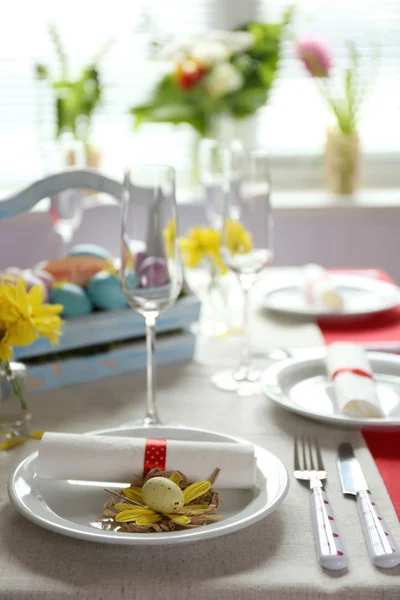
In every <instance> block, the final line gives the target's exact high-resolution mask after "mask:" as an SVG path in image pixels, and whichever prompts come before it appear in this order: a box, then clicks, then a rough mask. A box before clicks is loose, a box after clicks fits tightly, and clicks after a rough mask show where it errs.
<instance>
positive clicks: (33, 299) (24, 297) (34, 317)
mask: <svg viewBox="0 0 400 600" xmlns="http://www.w3.org/2000/svg"><path fill="white" fill-rule="evenodd" d="M43 301H44V292H43V290H42V288H41V287H40V286H39V285H35V286H33V287H32V288H31V290H29V291H28V290H27V287H26V283H25V281H24V280H23V279H22V278H17V279H14V280H10V279H8V278H3V279H2V280H1V281H0V367H1V369H2V370H3V371H4V372H5V373H6V374H7V376H8V377H10V381H11V383H12V385H13V388H14V391H15V394H16V395H17V396H18V397H19V399H20V402H21V407H22V408H23V409H25V408H26V402H25V399H24V396H23V392H22V389H21V386H20V385H19V381H18V378H15V377H13V373H12V370H11V366H10V363H9V361H10V359H11V357H12V347H13V346H28V345H29V344H31V343H32V342H34V341H35V340H36V339H37V338H39V337H41V336H44V337H47V338H48V339H49V340H50V341H51V342H58V338H59V336H60V334H61V322H62V321H61V319H60V317H59V314H60V312H61V311H62V309H63V307H62V306H61V305H60V304H54V305H49V304H43Z"/></svg>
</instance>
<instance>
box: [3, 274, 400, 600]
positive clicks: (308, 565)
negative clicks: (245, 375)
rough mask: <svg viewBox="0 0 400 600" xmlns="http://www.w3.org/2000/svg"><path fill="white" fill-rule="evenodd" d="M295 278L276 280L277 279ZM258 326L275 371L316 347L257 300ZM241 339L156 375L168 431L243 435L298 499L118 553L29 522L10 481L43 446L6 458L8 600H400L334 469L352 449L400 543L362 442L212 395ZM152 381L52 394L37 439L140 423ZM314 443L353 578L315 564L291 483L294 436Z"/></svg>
mask: <svg viewBox="0 0 400 600" xmlns="http://www.w3.org/2000/svg"><path fill="white" fill-rule="evenodd" d="M290 273H292V270H290V269H287V270H283V269H273V268H271V269H270V270H269V271H268V278H270V280H274V281H275V280H278V279H279V278H281V279H282V278H285V277H287V276H288V275H290ZM251 322H252V323H251V324H252V328H253V336H252V348H253V351H254V355H255V357H256V358H255V360H256V362H257V363H258V364H259V366H260V367H262V368H267V367H268V365H269V364H270V362H271V361H270V359H269V358H268V356H267V354H268V350H270V349H272V348H277V347H286V348H303V347H319V346H321V345H323V343H324V340H323V336H322V334H321V331H320V329H319V327H318V326H317V324H316V323H314V322H313V321H312V320H307V319H304V318H303V319H301V320H300V319H296V318H294V317H290V316H278V315H272V314H270V313H267V312H266V311H265V310H264V309H262V308H260V306H259V303H258V294H257V290H255V293H254V305H253V310H252V318H251ZM239 348H240V335H238V334H235V333H232V334H231V335H227V336H225V337H223V338H218V339H210V338H201V339H198V340H197V348H196V355H195V357H194V360H193V361H192V362H189V363H185V364H180V365H174V366H160V367H159V368H158V370H157V391H158V404H159V411H160V414H161V417H162V419H163V421H164V422H165V423H166V424H169V423H174V424H176V423H179V424H184V425H187V426H188V427H200V428H205V429H208V430H214V431H219V432H222V433H226V434H230V435H234V436H238V437H241V438H244V439H247V440H249V441H251V442H253V443H255V444H259V445H261V446H263V447H265V448H267V449H268V450H270V451H271V452H273V453H274V454H275V455H276V456H278V457H279V458H280V459H281V461H282V462H283V464H284V465H285V467H286V469H287V471H288V473H289V477H290V489H289V492H288V495H287V497H286V498H285V500H284V502H283V503H282V504H281V505H280V506H279V507H278V508H277V510H276V511H275V512H273V513H272V514H270V515H269V516H268V517H266V518H265V519H264V520H262V521H260V522H258V523H256V524H254V525H252V526H250V527H248V528H247V529H243V530H241V531H238V532H236V533H231V534H229V535H227V536H222V537H219V538H214V539H210V540H206V541H202V542H198V543H193V544H184V545H176V546H163V547H158V548H157V547H142V548H141V547H138V546H132V547H128V546H112V545H107V544H99V543H91V542H86V541H81V540H77V539H73V538H69V537H66V536H63V535H59V534H56V533H53V532H51V531H47V530H45V529H42V528H41V527H39V526H38V525H36V524H34V523H32V522H30V521H29V520H27V519H26V518H24V517H23V516H21V515H20V514H19V513H18V512H17V510H16V509H15V507H14V506H13V505H12V504H11V502H10V500H9V498H8V495H7V482H8V479H9V477H10V474H11V473H12V471H13V470H14V469H15V468H16V467H17V465H18V464H19V462H20V461H21V460H22V459H24V458H25V457H26V456H28V455H29V454H31V453H32V452H35V451H36V450H37V447H38V443H39V442H38V441H37V440H30V441H28V442H27V443H25V444H24V445H23V446H20V447H16V448H14V449H12V450H10V451H8V452H2V453H1V454H0V600H39V599H40V600H42V599H43V600H123V599H127V600H128V599H129V600H131V599H138V600H141V599H143V600H153V599H154V600H200V599H201V600H203V599H204V600H258V599H259V600H322V599H328V598H332V597H335V598H336V597H337V598H339V597H340V598H341V599H342V600H392V599H393V600H398V598H399V597H400V567H395V568H393V569H387V570H383V569H378V568H376V567H374V566H373V565H372V564H371V562H370V559H369V557H368V553H367V549H366V546H365V543H364V539H363V535H362V531H361V527H360V525H359V521H358V515H357V509H356V505H355V502H354V501H352V500H351V499H347V498H344V496H343V495H342V492H341V487H340V482H339V477H338V473H337V467H336V459H337V447H338V445H339V444H340V443H341V442H343V441H348V442H351V443H352V444H353V446H354V448H355V451H356V454H357V457H358V458H359V460H360V463H361V466H362V468H363V471H364V474H365V476H366V479H367V481H368V483H369V484H370V487H371V489H372V490H373V492H374V497H375V499H376V502H377V503H378V504H379V505H380V508H381V511H382V512H383V514H384V515H385V517H386V519H387V521H388V523H389V525H390V527H391V529H392V531H393V533H394V535H395V537H397V539H398V540H400V526H399V522H398V519H397V516H396V514H395V511H394V508H393V504H392V501H391V499H390V497H389V494H388V492H387V490H386V487H385V485H384V482H383V480H382V477H381V475H380V473H379V470H378V468H377V466H376V463H375V461H374V459H373V457H372V455H371V454H370V451H369V449H368V447H367V445H366V443H365V441H364V438H363V436H362V434H361V433H360V432H359V431H358V430H357V429H348V428H347V429H344V428H343V429H342V428H341V427H337V426H336V427H333V426H329V425H327V424H322V423H318V422H317V421H311V420H308V419H306V418H304V417H302V416H299V415H296V414H294V413H290V412H287V411H286V410H284V409H283V408H281V407H279V406H276V405H274V404H273V403H272V402H271V401H269V400H268V399H267V398H266V397H265V396H263V395H262V394H259V395H256V396H253V397H246V396H243V397H240V396H237V395H236V394H234V393H227V392H222V391H219V390H217V389H214V388H213V387H212V384H211V383H210V376H211V375H212V373H213V372H214V371H215V370H216V369H218V368H220V367H226V366H232V367H234V366H235V364H236V363H237V360H238V353H239ZM145 398H146V382H145V373H144V371H141V372H136V373H132V374H125V375H122V376H115V377H108V378H105V379H101V380H96V381H93V382H88V383H85V384H80V385H73V386H69V387H63V388H59V389H53V390H47V391H43V392H40V393H36V394H33V395H32V396H31V398H30V409H31V413H32V428H33V429H41V430H47V431H65V432H77V433H83V432H87V431H91V430H96V429H102V428H106V427H117V426H119V425H121V424H122V423H125V422H127V421H130V420H132V419H135V418H140V417H141V416H143V413H144V405H145ZM303 434H305V435H308V434H310V435H313V436H317V437H318V439H319V441H320V444H321V448H322V454H323V458H324V462H325V466H326V470H327V473H328V479H327V491H328V494H329V497H330V500H331V503H332V504H333V506H334V511H335V514H336V518H337V519H338V520H339V523H340V529H341V532H342V536H343V538H344V541H345V545H346V546H347V549H348V553H349V568H348V569H347V570H345V571H337V572H333V571H325V570H323V569H322V568H321V567H320V566H319V565H318V563H317V560H316V553H315V547H314V539H313V533H312V523H311V514H310V492H309V490H308V489H307V487H305V486H303V485H301V484H300V483H299V482H297V481H296V480H294V478H293V476H292V471H293V464H292V460H293V439H294V436H295V435H303Z"/></svg>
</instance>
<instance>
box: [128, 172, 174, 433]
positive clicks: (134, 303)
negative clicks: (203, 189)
mask: <svg viewBox="0 0 400 600" xmlns="http://www.w3.org/2000/svg"><path fill="white" fill-rule="evenodd" d="M141 241H142V242H143V243H142V244H140V242H141ZM139 247H140V250H138V248H139ZM120 279H121V287H122V290H123V292H124V295H125V297H126V299H127V301H128V304H129V305H130V306H131V307H132V308H133V309H134V310H136V311H137V312H138V313H139V314H140V315H142V316H143V317H144V320H145V323H146V349H147V411H146V416H145V418H144V420H143V421H141V424H142V425H144V426H150V425H160V424H161V421H160V418H159V416H158V412H157V406H156V395H155V371H154V352H155V326H156V321H157V318H158V316H159V314H160V312H161V311H162V310H165V309H166V308H168V307H169V306H171V305H172V304H173V303H174V302H175V301H176V299H177V298H178V296H179V293H180V291H181V288H182V266H181V260H180V253H179V247H178V226H177V210H176V201H175V171H174V169H173V168H172V167H169V166H162V165H138V166H134V167H133V168H131V169H129V170H127V171H126V173H125V178H124V185H123V196H122V218H121V268H120Z"/></svg>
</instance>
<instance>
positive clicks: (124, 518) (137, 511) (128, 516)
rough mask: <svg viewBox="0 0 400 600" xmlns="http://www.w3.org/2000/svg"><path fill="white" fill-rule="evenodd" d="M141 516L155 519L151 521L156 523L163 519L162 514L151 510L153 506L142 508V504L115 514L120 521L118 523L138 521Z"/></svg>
mask: <svg viewBox="0 0 400 600" xmlns="http://www.w3.org/2000/svg"><path fill="white" fill-rule="evenodd" d="M141 518H146V519H154V520H152V521H149V522H150V523H156V522H157V521H160V520H161V519H162V516H161V515H160V514H159V513H156V512H155V511H154V510H151V508H145V507H143V508H142V507H140V506H138V507H137V508H136V507H135V508H131V509H129V510H124V511H122V512H120V513H119V514H118V515H116V516H115V520H116V521H118V523H132V522H134V523H137V519H141Z"/></svg>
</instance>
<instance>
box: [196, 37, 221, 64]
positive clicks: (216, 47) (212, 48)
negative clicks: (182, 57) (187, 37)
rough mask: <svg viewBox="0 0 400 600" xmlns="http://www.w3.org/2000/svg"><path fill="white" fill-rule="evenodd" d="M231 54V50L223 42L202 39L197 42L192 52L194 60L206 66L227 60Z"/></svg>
mask: <svg viewBox="0 0 400 600" xmlns="http://www.w3.org/2000/svg"><path fill="white" fill-rule="evenodd" d="M229 54H230V50H229V48H228V47H227V46H226V45H225V44H223V43H222V42H219V41H214V40H206V39H200V40H198V41H197V42H195V43H194V44H193V46H192V48H191V51H190V56H191V57H192V58H195V59H196V60H198V61H200V62H201V63H203V65H206V66H211V65H213V64H214V63H216V62H222V61H224V60H227V59H228V58H229Z"/></svg>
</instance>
